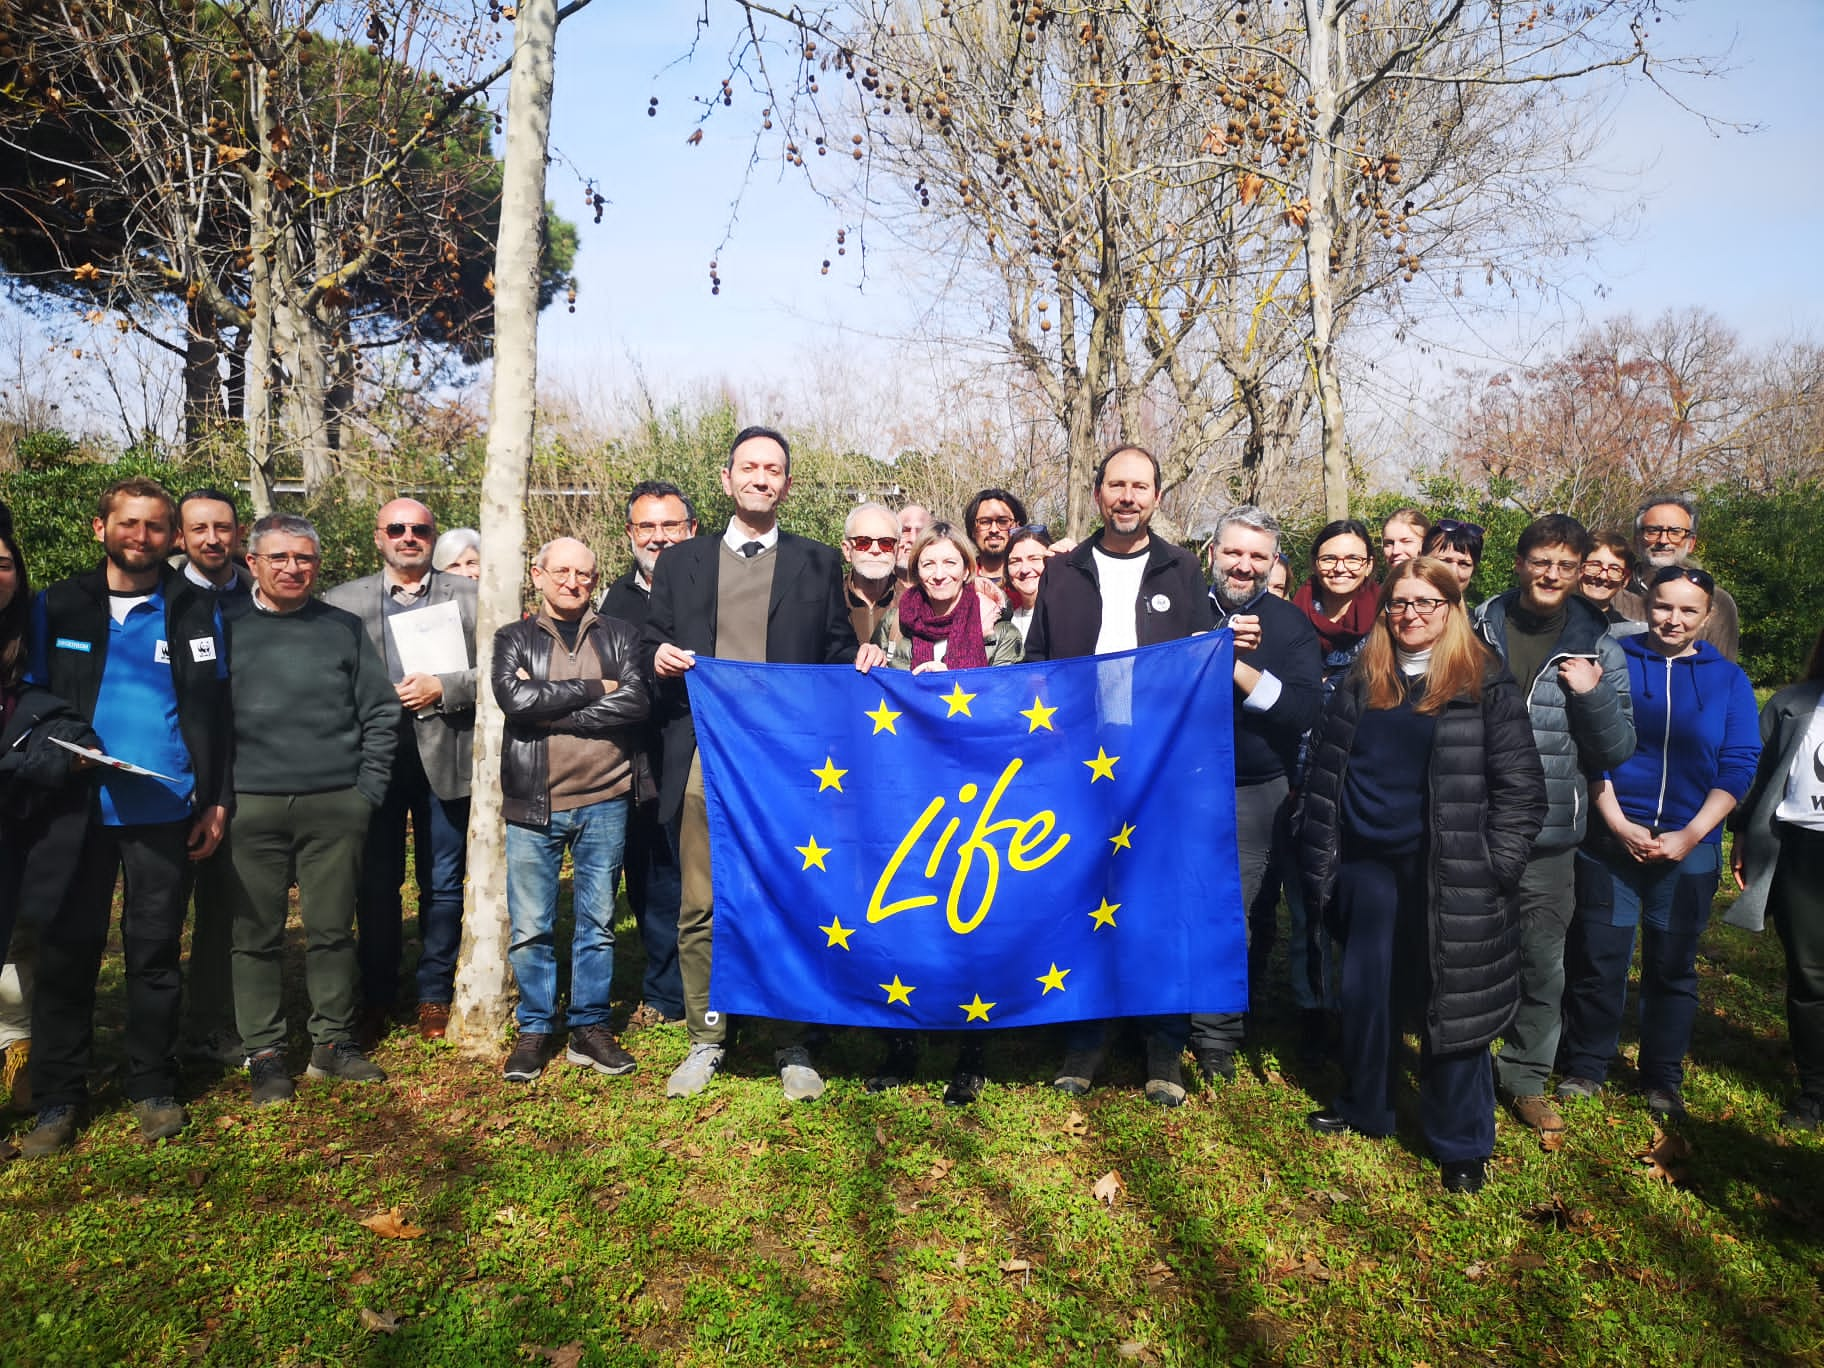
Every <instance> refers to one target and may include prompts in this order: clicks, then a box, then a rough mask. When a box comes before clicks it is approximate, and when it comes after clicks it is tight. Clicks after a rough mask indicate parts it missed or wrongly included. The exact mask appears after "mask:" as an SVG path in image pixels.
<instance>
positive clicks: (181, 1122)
mask: <svg viewBox="0 0 1824 1368" xmlns="http://www.w3.org/2000/svg"><path fill="white" fill-rule="evenodd" d="M133 1115H134V1116H136V1117H138V1118H139V1133H140V1134H141V1135H143V1136H144V1137H145V1138H146V1139H147V1140H148V1141H153V1140H169V1139H171V1138H172V1137H173V1136H176V1135H177V1134H178V1133H179V1132H181V1131H182V1130H183V1128H184V1127H185V1126H187V1125H188V1124H189V1123H190V1118H189V1117H188V1116H186V1115H185V1114H184V1108H183V1105H182V1104H181V1103H179V1102H178V1100H177V1099H176V1098H175V1097H142V1098H140V1099H139V1101H137V1102H135V1103H134V1104H133Z"/></svg>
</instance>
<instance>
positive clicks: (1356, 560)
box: [1317, 556, 1368, 570]
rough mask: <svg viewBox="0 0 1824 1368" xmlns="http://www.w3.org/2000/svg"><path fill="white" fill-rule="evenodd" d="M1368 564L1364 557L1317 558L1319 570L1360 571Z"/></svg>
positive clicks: (1366, 558)
mask: <svg viewBox="0 0 1824 1368" xmlns="http://www.w3.org/2000/svg"><path fill="white" fill-rule="evenodd" d="M1367 564H1368V557H1366V556H1319V557H1318V558H1317V568H1318V569H1319V570H1360V569H1361V568H1362V567H1363V566H1365V565H1367Z"/></svg>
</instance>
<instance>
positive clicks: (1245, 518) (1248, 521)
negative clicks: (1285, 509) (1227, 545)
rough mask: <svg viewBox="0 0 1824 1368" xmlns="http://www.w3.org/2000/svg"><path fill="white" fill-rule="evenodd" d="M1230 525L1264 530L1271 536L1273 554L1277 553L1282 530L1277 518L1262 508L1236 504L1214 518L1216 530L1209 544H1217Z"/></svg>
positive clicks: (1282, 533)
mask: <svg viewBox="0 0 1824 1368" xmlns="http://www.w3.org/2000/svg"><path fill="white" fill-rule="evenodd" d="M1231 527H1248V528H1252V529H1253V530H1254V531H1256V532H1265V533H1266V534H1267V535H1268V536H1269V537H1271V538H1273V554H1274V555H1275V556H1277V555H1278V554H1279V543H1280V540H1281V538H1282V537H1283V536H1284V532H1283V531H1282V529H1281V528H1280V525H1279V519H1278V518H1276V517H1274V516H1273V515H1272V514H1271V513H1269V512H1267V511H1266V510H1265V509H1264V508H1257V507H1255V506H1254V505H1253V504H1236V505H1235V507H1233V508H1231V509H1230V510H1229V511H1228V512H1227V513H1224V514H1223V515H1222V516H1221V517H1220V518H1218V519H1217V520H1216V530H1215V532H1213V533H1211V535H1210V545H1211V546H1212V547H1214V546H1217V545H1219V544H1220V543H1221V541H1222V534H1223V532H1224V531H1226V530H1227V529H1228V528H1231Z"/></svg>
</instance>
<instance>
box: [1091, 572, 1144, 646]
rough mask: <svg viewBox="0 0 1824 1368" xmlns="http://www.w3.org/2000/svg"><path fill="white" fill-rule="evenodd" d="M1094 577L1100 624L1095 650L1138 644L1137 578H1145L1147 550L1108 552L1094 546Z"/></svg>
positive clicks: (1138, 592)
mask: <svg viewBox="0 0 1824 1368" xmlns="http://www.w3.org/2000/svg"><path fill="white" fill-rule="evenodd" d="M1091 554H1092V555H1094V556H1095V558H1096V579H1097V581H1098V582H1099V583H1100V584H1101V586H1102V628H1101V630H1100V631H1098V632H1097V633H1096V654H1097V655H1110V654H1112V653H1113V652H1115V651H1131V650H1133V649H1134V648H1135V647H1136V646H1138V645H1139V644H1140V638H1139V636H1138V634H1137V629H1138V625H1139V620H1140V614H1139V608H1138V605H1139V602H1140V581H1141V580H1143V579H1144V578H1146V552H1145V550H1140V551H1136V552H1135V553H1134V554H1133V555H1131V556H1111V555H1109V554H1108V553H1107V552H1106V551H1104V550H1102V549H1101V548H1100V547H1097V548H1096V549H1095V550H1094V551H1093V552H1091Z"/></svg>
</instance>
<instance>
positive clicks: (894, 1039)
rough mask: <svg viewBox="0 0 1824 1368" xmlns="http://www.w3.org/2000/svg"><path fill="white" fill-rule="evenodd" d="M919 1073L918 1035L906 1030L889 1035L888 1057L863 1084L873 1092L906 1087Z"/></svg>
mask: <svg viewBox="0 0 1824 1368" xmlns="http://www.w3.org/2000/svg"><path fill="white" fill-rule="evenodd" d="M917 1074H918V1037H917V1036H915V1035H912V1034H910V1033H909V1032H905V1031H892V1032H889V1033H888V1035H887V1057H886V1058H885V1059H883V1060H881V1062H880V1068H879V1069H877V1070H876V1071H875V1072H874V1074H873V1076H872V1077H870V1078H869V1079H868V1081H867V1082H866V1083H864V1084H863V1085H862V1086H863V1087H865V1088H866V1089H867V1090H868V1091H869V1092H871V1093H877V1092H886V1091H887V1090H888V1089H890V1088H900V1087H904V1086H905V1085H906V1084H908V1083H910V1082H911V1081H912V1080H913V1078H914V1077H915V1076H916V1075H917Z"/></svg>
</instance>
